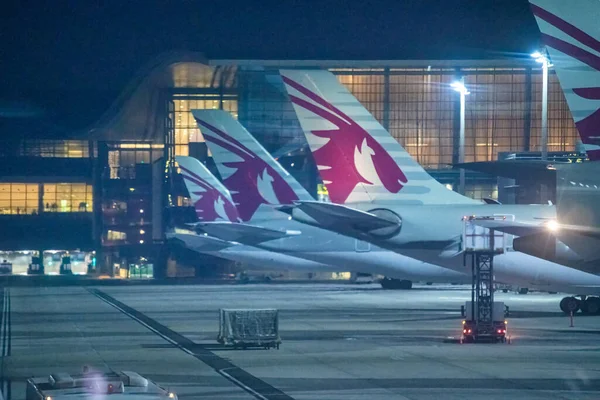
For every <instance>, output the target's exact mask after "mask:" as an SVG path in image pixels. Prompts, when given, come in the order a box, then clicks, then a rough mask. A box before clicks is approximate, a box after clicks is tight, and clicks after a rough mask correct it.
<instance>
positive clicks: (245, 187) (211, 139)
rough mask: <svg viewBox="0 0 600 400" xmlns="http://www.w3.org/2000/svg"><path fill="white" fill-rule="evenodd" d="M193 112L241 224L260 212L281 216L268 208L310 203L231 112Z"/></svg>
mask: <svg viewBox="0 0 600 400" xmlns="http://www.w3.org/2000/svg"><path fill="white" fill-rule="evenodd" d="M192 113H193V115H194V118H195V119H196V122H197V123H198V127H199V128H200V130H201V131H202V134H203V135H204V139H205V140H206V143H207V145H208V147H209V148H210V151H211V153H212V155H213V159H214V161H215V163H216V165H217V168H218V170H219V173H220V174H221V176H222V178H223V184H224V185H225V186H226V187H227V188H228V189H229V190H230V191H231V194H232V196H233V200H234V203H235V204H236V205H237V208H238V210H239V213H240V217H241V218H242V220H243V221H249V220H250V219H260V218H261V216H258V215H257V211H258V210H259V209H260V210H261V213H263V214H264V213H265V212H269V213H270V214H271V215H273V214H272V213H274V212H275V213H276V214H277V215H279V214H280V213H279V212H277V211H276V210H274V209H273V208H271V207H265V206H268V205H285V204H292V203H293V202H294V201H296V200H313V199H312V197H311V196H310V195H309V194H308V192H307V191H306V190H305V189H304V188H303V187H302V186H301V185H300V183H299V182H298V181H296V180H295V179H294V177H292V176H291V175H290V174H289V173H288V172H287V171H286V170H285V169H284V168H283V167H282V166H281V165H280V164H279V163H278V162H277V161H276V160H275V159H274V158H273V157H272V156H271V155H270V154H269V152H267V151H266V150H265V148H264V147H262V146H261V145H260V143H258V141H257V140H256V139H254V137H253V136H252V135H251V134H250V133H249V132H248V131H247V130H246V128H244V127H243V126H242V124H240V123H239V122H238V121H237V120H236V119H234V118H233V117H232V116H231V114H230V113H228V112H226V111H223V110H193V111H192ZM261 206H263V207H261ZM263 216H264V215H263ZM281 216H282V217H283V215H281Z"/></svg>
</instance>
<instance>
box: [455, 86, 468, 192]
mask: <svg viewBox="0 0 600 400" xmlns="http://www.w3.org/2000/svg"><path fill="white" fill-rule="evenodd" d="M450 86H451V87H452V89H454V90H455V91H457V92H458V93H459V94H460V130H459V135H458V162H459V163H460V164H462V163H464V162H465V100H466V99H465V96H466V95H468V94H469V93H470V92H469V91H468V90H467V88H466V86H465V78H461V79H460V80H459V81H455V82H452V83H451V84H450ZM458 193H460V194H463V195H464V194H465V169H464V168H461V169H460V181H459V185H458Z"/></svg>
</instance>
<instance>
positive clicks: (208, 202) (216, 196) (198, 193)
mask: <svg viewBox="0 0 600 400" xmlns="http://www.w3.org/2000/svg"><path fill="white" fill-rule="evenodd" d="M175 161H177V164H179V169H180V174H181V176H182V177H183V181H184V182H185V186H186V188H187V190H188V192H189V194H190V199H191V200H192V203H193V204H194V209H195V210H196V215H197V216H198V220H200V221H202V222H212V221H230V222H234V221H239V217H238V212H237V209H236V208H235V205H234V204H233V200H232V198H231V195H230V194H229V191H228V190H227V189H225V186H223V185H222V184H221V182H219V181H218V180H217V178H215V176H214V175H213V174H211V173H210V171H209V170H208V169H207V168H206V167H205V166H204V165H203V164H202V163H201V162H200V161H198V160H196V159H195V158H193V157H184V156H176V157H175Z"/></svg>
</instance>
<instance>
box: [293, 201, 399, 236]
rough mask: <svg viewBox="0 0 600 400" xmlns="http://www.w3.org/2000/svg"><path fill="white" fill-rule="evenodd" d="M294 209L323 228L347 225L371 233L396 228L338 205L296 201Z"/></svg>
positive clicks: (387, 222)
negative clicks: (317, 222)
mask: <svg viewBox="0 0 600 400" xmlns="http://www.w3.org/2000/svg"><path fill="white" fill-rule="evenodd" d="M296 208H298V209H299V210H301V211H303V212H304V213H306V214H307V215H308V216H310V217H311V218H313V219H314V220H315V221H319V223H320V224H322V225H323V226H324V227H327V226H341V225H348V226H349V227H352V228H354V229H356V230H359V231H362V232H371V231H374V230H377V229H382V228H393V227H398V226H399V225H398V223H397V222H396V221H389V220H387V219H384V218H381V217H378V216H377V215H375V214H372V213H370V212H366V211H360V210H357V209H354V208H350V207H346V206H343V205H340V204H333V203H324V202H320V201H297V202H296Z"/></svg>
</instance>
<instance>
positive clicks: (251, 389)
mask: <svg viewBox="0 0 600 400" xmlns="http://www.w3.org/2000/svg"><path fill="white" fill-rule="evenodd" d="M87 290H88V291H89V292H90V293H91V294H93V295H94V296H96V297H98V298H99V299H100V300H102V301H104V302H105V303H107V304H109V305H111V306H112V307H114V308H116V309H117V310H119V311H120V312H122V313H123V314H125V315H127V316H128V317H129V318H131V319H133V320H134V321H136V322H138V323H139V324H140V325H142V326H144V327H146V328H147V329H148V330H150V331H152V332H153V333H155V334H156V335H158V336H160V337H161V338H163V339H164V340H166V341H167V342H169V343H171V344H172V345H174V346H175V347H177V348H179V349H180V350H182V351H183V352H185V353H187V354H189V355H191V356H193V357H195V358H197V359H198V360H200V361H202V362H203V363H205V364H206V365H208V366H209V367H211V368H213V369H214V370H215V371H216V372H217V373H218V374H219V375H221V376H223V377H224V378H225V379H227V380H228V381H230V382H232V383H233V384H235V385H236V386H238V387H240V388H242V389H243V390H245V391H246V392H248V393H250V394H251V395H252V396H254V397H256V398H257V399H260V400H294V398H293V397H291V396H289V395H287V394H285V393H284V392H282V391H281V390H279V389H277V388H275V387H274V386H271V385H269V384H268V383H266V382H265V381H263V380H261V379H259V378H257V377H255V376H254V375H252V374H250V373H249V372H247V371H245V370H243V369H242V368H240V367H238V366H236V365H235V364H233V363H232V362H230V361H228V360H226V359H224V358H222V357H219V356H218V355H216V354H215V353H213V352H212V351H210V350H208V349H206V348H205V347H203V346H202V345H198V344H196V343H194V342H192V341H191V340H190V339H188V338H186V337H185V336H182V335H180V334H179V333H177V332H175V331H173V330H171V329H169V328H167V327H166V326H164V325H162V324H160V323H158V322H157V321H155V320H154V319H152V318H150V317H148V316H147V315H145V314H143V313H141V312H140V311H137V310H136V309H134V308H133V307H130V306H128V305H126V304H124V303H122V302H120V301H119V300H117V299H115V298H114V297H112V296H110V295H109V294H106V293H104V292H103V291H101V290H98V289H87ZM192 348H194V349H197V350H192Z"/></svg>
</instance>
